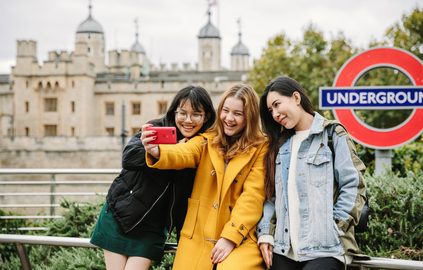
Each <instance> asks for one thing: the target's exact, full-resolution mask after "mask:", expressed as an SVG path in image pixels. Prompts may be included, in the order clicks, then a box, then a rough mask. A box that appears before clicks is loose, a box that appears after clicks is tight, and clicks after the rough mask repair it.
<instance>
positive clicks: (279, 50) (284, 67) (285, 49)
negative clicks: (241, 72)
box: [249, 34, 291, 93]
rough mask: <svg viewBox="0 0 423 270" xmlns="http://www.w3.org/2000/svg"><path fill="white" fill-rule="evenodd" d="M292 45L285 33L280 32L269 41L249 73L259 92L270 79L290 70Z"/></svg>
mask: <svg viewBox="0 0 423 270" xmlns="http://www.w3.org/2000/svg"><path fill="white" fill-rule="evenodd" d="M290 47H291V41H290V40H289V39H288V38H287V37H286V35H285V34H278V35H276V36H275V37H274V38H272V39H270V40H269V41H268V42H267V47H266V49H264V50H263V53H262V55H261V57H260V58H259V59H258V60H256V61H255V63H254V66H253V68H252V70H251V71H250V73H249V80H250V82H251V83H252V85H253V87H254V89H256V91H257V92H259V93H262V92H263V91H264V88H265V86H266V85H267V84H268V83H269V82H270V80H272V79H273V78H275V77H276V76H278V75H280V74H284V72H288V69H289V68H290V55H289V51H290ZM289 73H291V72H289Z"/></svg>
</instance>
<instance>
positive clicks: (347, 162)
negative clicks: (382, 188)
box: [333, 126, 366, 232]
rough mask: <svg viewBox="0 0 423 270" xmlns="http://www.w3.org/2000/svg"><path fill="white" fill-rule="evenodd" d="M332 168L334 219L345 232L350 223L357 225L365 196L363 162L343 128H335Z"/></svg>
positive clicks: (364, 167)
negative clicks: (336, 193) (334, 190)
mask: <svg viewBox="0 0 423 270" xmlns="http://www.w3.org/2000/svg"><path fill="white" fill-rule="evenodd" d="M335 131H336V132H334V136H333V140H334V151H335V160H334V169H335V180H336V181H337V185H338V198H337V200H336V202H335V204H334V209H333V210H334V219H335V221H336V223H337V224H338V227H339V228H340V229H341V230H342V231H344V232H346V231H347V230H348V228H349V227H350V226H351V225H357V224H358V220H359V218H360V214H361V210H362V209H363V206H364V203H365V198H366V184H365V181H364V177H363V173H364V170H365V169H366V166H365V165H364V163H363V162H362V161H361V160H360V158H359V157H358V155H357V152H356V149H355V145H354V143H353V141H352V139H351V138H350V136H349V135H348V133H347V132H346V131H345V130H344V128H343V127H341V126H338V127H337V128H336V129H335Z"/></svg>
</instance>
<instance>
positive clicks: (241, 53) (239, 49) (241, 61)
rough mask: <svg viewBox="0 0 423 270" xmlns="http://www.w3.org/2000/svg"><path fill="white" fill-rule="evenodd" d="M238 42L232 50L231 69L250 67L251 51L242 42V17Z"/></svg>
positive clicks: (246, 68) (239, 22)
mask: <svg viewBox="0 0 423 270" xmlns="http://www.w3.org/2000/svg"><path fill="white" fill-rule="evenodd" d="M237 23H238V37H239V39H238V43H237V44H236V45H235V46H234V47H233V48H232V50H231V70H236V71H241V70H248V69H249V68H250V65H249V58H250V52H249V51H248V48H247V46H245V45H244V44H243V43H242V40H241V37H242V32H241V19H238V21H237Z"/></svg>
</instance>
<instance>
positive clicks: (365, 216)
mask: <svg viewBox="0 0 423 270" xmlns="http://www.w3.org/2000/svg"><path fill="white" fill-rule="evenodd" d="M338 125H341V124H339V123H336V122H334V123H330V124H328V125H327V126H326V129H327V133H328V147H329V149H330V151H331V152H332V162H333V165H335V149H334V147H333V133H334V132H335V129H336V127H337V126H338ZM334 172H335V168H334ZM334 185H335V186H336V188H337V186H338V185H337V184H336V180H335V181H334ZM369 214H370V206H369V195H368V191H367V190H366V200H365V202H364V206H363V209H362V211H361V215H360V218H359V221H358V224H357V225H356V226H355V232H357V233H361V232H365V231H366V230H367V227H368V222H369Z"/></svg>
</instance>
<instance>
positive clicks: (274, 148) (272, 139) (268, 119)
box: [260, 76, 314, 199]
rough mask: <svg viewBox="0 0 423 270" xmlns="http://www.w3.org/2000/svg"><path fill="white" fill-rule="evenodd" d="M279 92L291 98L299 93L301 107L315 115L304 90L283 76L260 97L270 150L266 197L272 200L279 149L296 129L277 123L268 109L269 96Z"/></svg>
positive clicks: (264, 129) (273, 82) (275, 80)
mask: <svg viewBox="0 0 423 270" xmlns="http://www.w3.org/2000/svg"><path fill="white" fill-rule="evenodd" d="M273 91H275V92H278V93H279V94H280V95H282V96H286V97H291V96H292V95H293V94H294V92H298V93H299V94H300V97H301V101H300V105H301V107H302V108H303V109H304V110H305V111H306V112H307V113H309V114H311V115H314V110H313V105H312V104H311V101H310V99H309V98H308V97H307V95H306V92H305V90H304V88H303V87H302V86H301V85H300V84H299V83H298V82H297V81H296V80H294V79H292V78H289V77H285V76H281V77H277V78H276V79H274V80H272V81H271V82H270V83H269V84H268V85H267V86H266V88H265V90H264V92H263V95H262V96H261V97H260V117H261V125H262V128H263V131H264V133H265V134H266V135H267V137H268V140H269V148H268V150H267V152H266V158H265V160H264V164H265V168H266V175H265V191H266V197H267V198H268V199H270V198H271V197H272V196H273V193H274V191H275V160H276V155H277V154H278V151H279V147H280V146H281V145H282V144H283V143H284V142H285V141H286V140H287V139H288V138H289V137H291V136H292V135H293V134H294V133H295V130H294V129H285V128H283V127H282V126H281V125H280V124H279V123H277V122H276V121H275V120H274V119H273V117H272V114H271V113H270V112H269V109H268V107H267V95H268V94H269V92H273Z"/></svg>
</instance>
